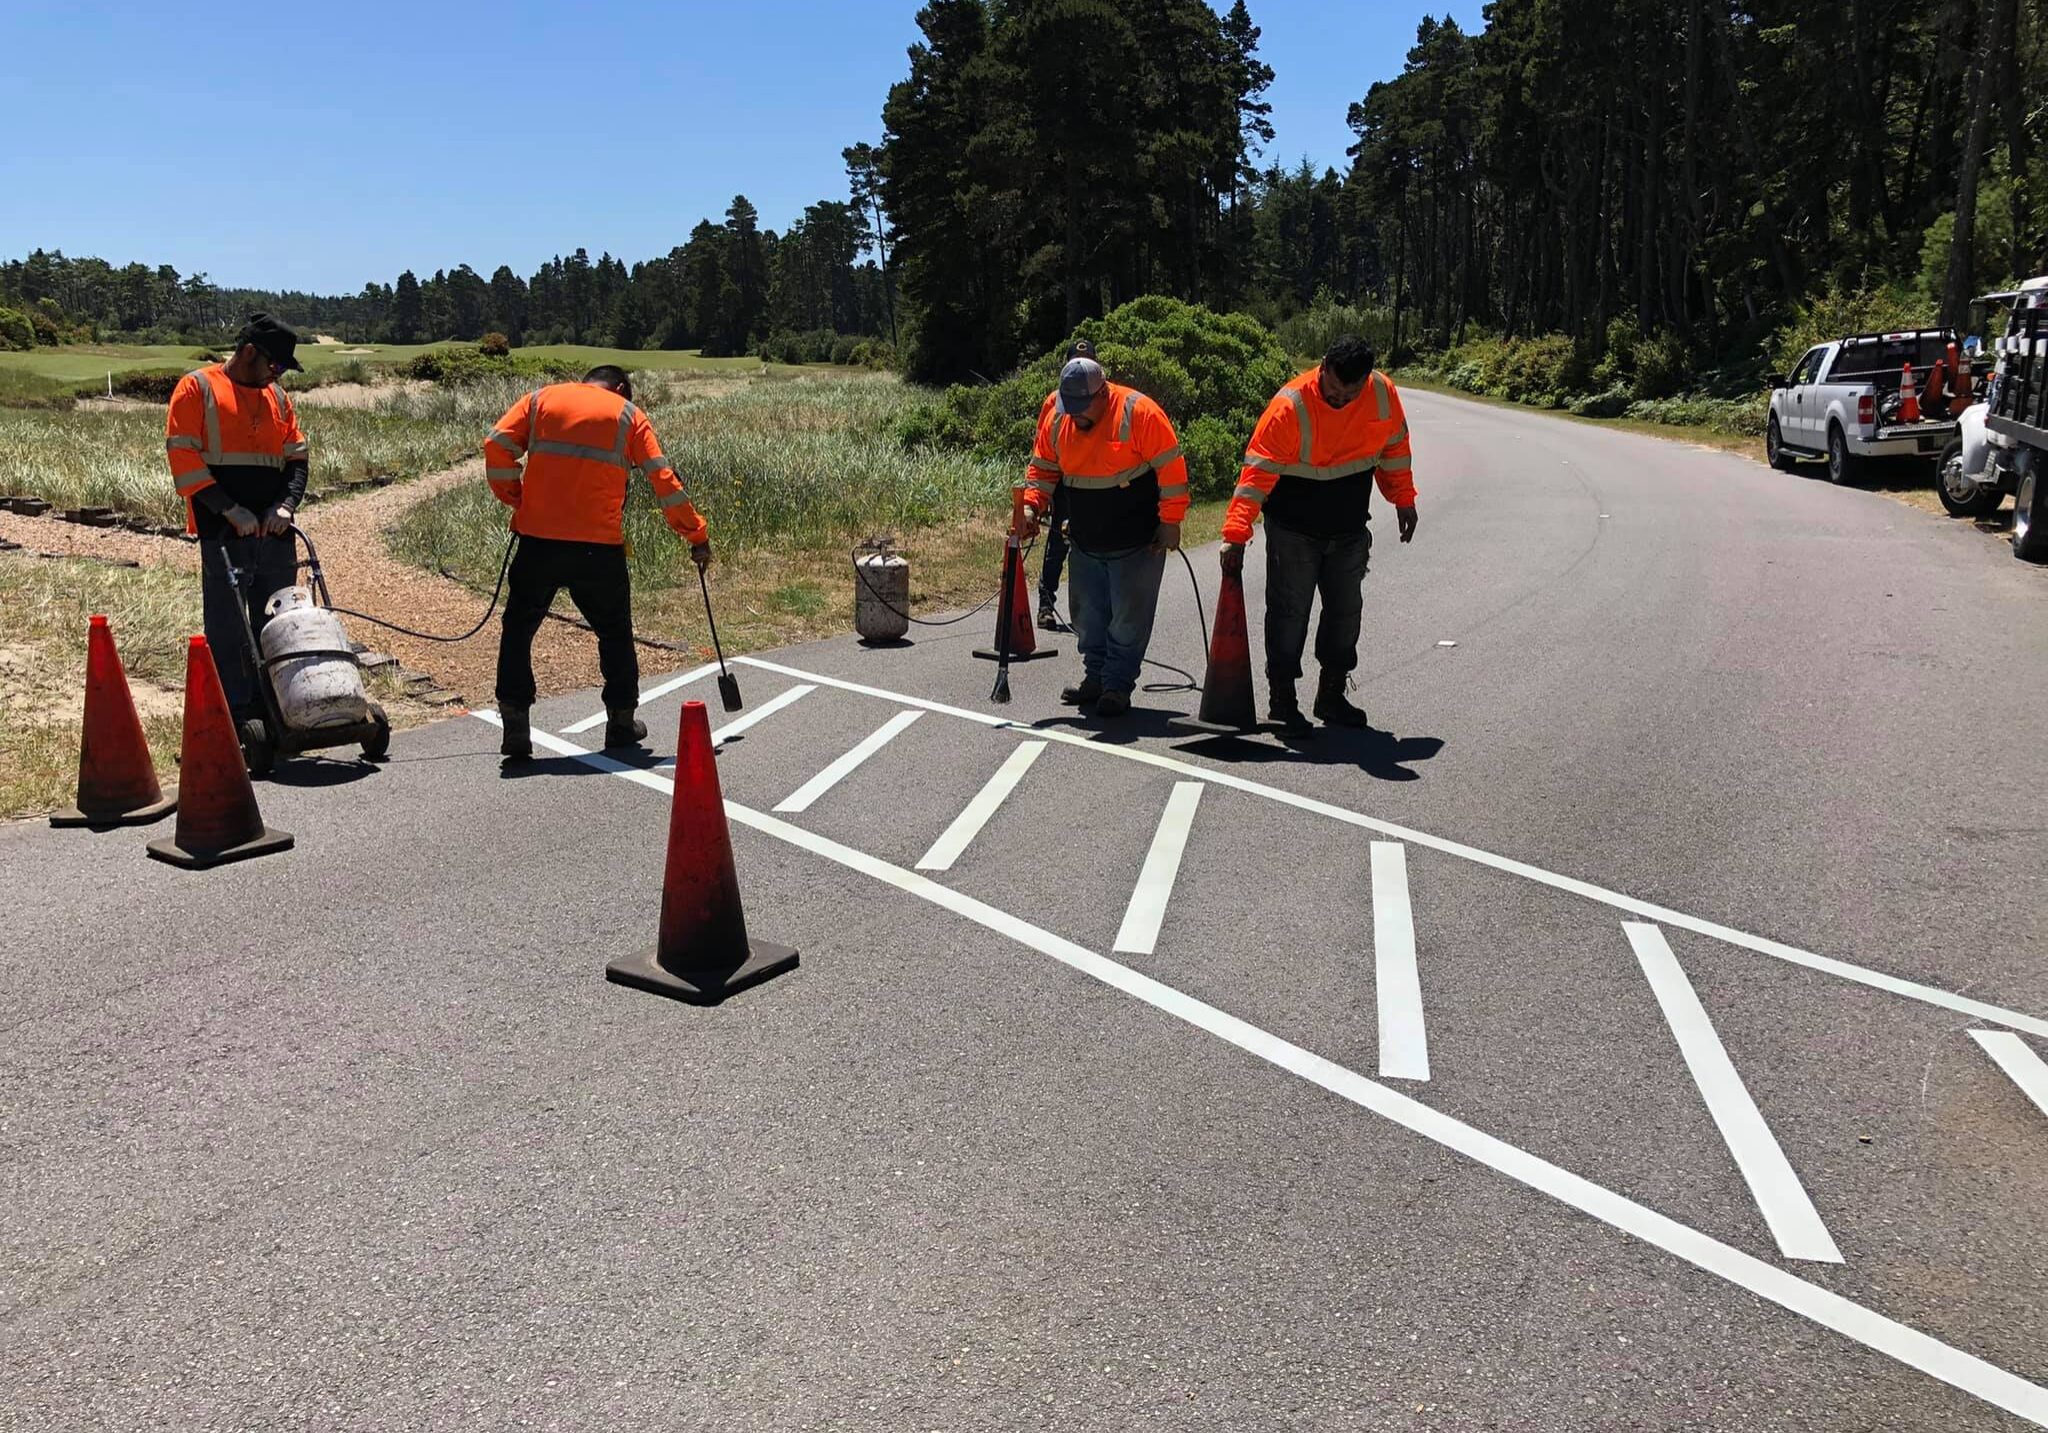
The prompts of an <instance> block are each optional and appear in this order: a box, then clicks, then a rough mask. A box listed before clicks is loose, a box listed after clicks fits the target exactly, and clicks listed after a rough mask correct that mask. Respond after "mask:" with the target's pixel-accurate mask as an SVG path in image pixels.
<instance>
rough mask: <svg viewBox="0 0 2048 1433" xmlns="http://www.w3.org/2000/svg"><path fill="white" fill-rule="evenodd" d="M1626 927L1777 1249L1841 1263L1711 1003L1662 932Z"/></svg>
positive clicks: (1636, 925)
mask: <svg viewBox="0 0 2048 1433" xmlns="http://www.w3.org/2000/svg"><path fill="white" fill-rule="evenodd" d="M1622 929H1623V930H1625V931H1627V932H1628V943H1629V944H1630V945H1632V946H1634V947H1635V952H1636V959H1637V960H1638V961H1639V962H1641V964H1642V967H1643V974H1644V975H1645V976H1646V977H1647V978H1648V979H1649V982H1650V989H1651V991H1652V992H1653V993H1655V995H1656V997H1657V1004H1658V1006H1659V1007H1661V1008H1662V1010H1663V1011H1664V1021H1665V1023H1666V1024H1668V1025H1669V1026H1670V1027H1671V1033H1672V1034H1673V1035H1675V1036H1677V1037H1678V1049H1679V1052H1680V1053H1681V1054H1683V1055H1684V1056H1685V1065H1686V1068H1687V1069H1689V1070H1691V1071H1692V1078H1693V1083H1694V1084H1696V1085H1698V1086H1699V1090H1700V1098H1702V1099H1703V1100H1705V1101H1706V1102H1707V1112H1708V1113H1709V1114H1711V1115H1712V1116H1713V1117H1714V1123H1715V1125H1717V1126H1718V1127H1719V1128H1720V1131H1721V1138H1722V1139H1723V1140H1724V1141H1726V1142H1727V1145H1728V1153H1729V1154H1731V1155H1733V1156H1734V1157H1735V1166H1736V1168H1738V1169H1740V1170H1741V1171H1742V1177H1743V1179H1744V1180H1746V1181H1747V1182H1748V1184H1749V1192H1750V1195H1751V1196H1752V1197H1753V1198H1754V1199H1755V1200H1756V1207H1757V1208H1758V1209H1760V1210H1762V1211H1763V1216H1764V1222H1765V1223H1766V1224H1768V1225H1770V1226H1771V1233H1772V1235H1773V1236H1774V1237H1775V1238H1776V1239H1777V1241H1778V1248H1779V1250H1780V1251H1781V1252H1782V1253H1783V1254H1784V1255H1785V1257H1786V1258H1788V1259H1811V1260H1814V1261H1816V1262H1818V1263H1824V1264H1839V1263H1841V1262H1842V1251H1841V1250H1840V1249H1837V1248H1836V1247H1835V1241H1834V1238H1833V1236H1832V1235H1830V1234H1829V1233H1828V1230H1827V1226H1826V1225H1825V1224H1823V1223H1821V1220H1820V1213H1819V1211H1818V1210H1816V1209H1815V1208H1814V1207H1813V1201H1812V1200H1811V1199H1809V1198H1807V1197H1806V1187H1805V1186H1804V1185H1802V1184H1801V1183H1800V1182H1799V1176H1798V1175H1797V1174H1794V1173H1793V1172H1792V1165H1791V1162H1790V1161H1789V1160H1787V1159H1786V1158H1785V1151H1784V1150H1782V1149H1780V1148H1779V1147H1778V1141H1777V1137H1776V1136H1774V1135H1773V1134H1772V1133H1771V1127H1770V1126H1769V1125H1767V1124H1765V1123H1764V1117H1763V1113H1762V1111H1760V1110H1758V1109H1757V1107H1756V1101H1755V1100H1753V1099H1751V1098H1750V1097H1749V1088H1748V1087H1747V1086H1746V1085H1744V1084H1743V1083H1742V1076H1740V1075H1739V1074H1737V1073H1736V1072H1735V1062H1734V1061H1732V1060H1730V1059H1729V1058H1728V1051H1727V1050H1726V1049H1725V1048H1724V1047H1723V1046H1722V1044H1721V1037H1720V1036H1719V1035H1717V1034H1715V1033H1714V1022H1713V1021H1711V1020H1709V1019H1708V1018H1707V1011H1706V1007H1705V1006H1703V1005H1701V1004H1700V998H1699V995H1698V994H1697V993H1696V992H1695V991H1694V990H1693V988H1692V982H1691V981H1690V980H1687V979H1686V978H1685V971H1684V970H1682V969H1681V968H1680V967H1679V964H1678V957H1676V956H1674V955H1673V954H1672V953H1671V945H1670V943H1669V942H1668V941H1666V940H1665V939H1664V932H1663V931H1661V930H1659V929H1657V927H1655V926H1653V925H1644V924H1643V923H1642V922H1640V921H1623V922H1622Z"/></svg>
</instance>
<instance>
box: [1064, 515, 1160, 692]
mask: <svg viewBox="0 0 2048 1433" xmlns="http://www.w3.org/2000/svg"><path fill="white" fill-rule="evenodd" d="M1069 563H1070V565H1069V569H1068V577H1067V590H1068V593H1069V596H1070V598H1071V600H1072V602H1073V605H1074V640H1075V643H1076V645H1078V646H1079V647H1080V649H1081V670H1082V671H1083V672H1085V673H1086V674H1087V675H1088V676H1091V677H1096V678H1099V679H1100V680H1101V682H1102V686H1103V690H1104V691H1111V692H1129V691H1130V690H1131V689H1132V688H1133V687H1135V686H1137V685H1138V666H1139V664H1140V663H1142V662H1143V661H1144V660H1145V649H1146V648H1147V647H1148V646H1150V645H1151V643H1152V617H1153V614H1154V613H1156V612H1157V611H1158V610H1159V579H1160V578H1161V577H1163V576H1164V575H1165V573H1166V554H1165V553H1163V552H1154V551H1152V549H1151V548H1149V547H1141V548H1139V549H1138V550H1137V551H1135V552H1128V553H1124V554H1122V555H1120V556H1112V557H1098V556H1096V555H1095V554H1094V553H1092V552H1090V551H1088V549H1087V548H1085V547H1079V546H1077V547H1075V548H1074V549H1073V551H1072V553H1071V555H1070V558H1069Z"/></svg>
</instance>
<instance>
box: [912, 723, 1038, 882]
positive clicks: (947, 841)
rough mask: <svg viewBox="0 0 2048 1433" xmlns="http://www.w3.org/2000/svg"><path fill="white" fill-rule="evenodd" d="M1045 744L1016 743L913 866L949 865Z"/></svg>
mask: <svg viewBox="0 0 2048 1433" xmlns="http://www.w3.org/2000/svg"><path fill="white" fill-rule="evenodd" d="M1047 744H1048V743H1046V742H1042V741H1023V742H1019V743H1017V749H1016V750H1015V751H1012V752H1011V753H1010V754H1009V756H1008V757H1007V758H1006V759H1005V760H1004V762H1003V764H1002V765H1001V766H999V767H997V768H996V774H995V775H994V776H991V777H990V778H989V779H988V784H987V785H985V786H983V787H982V788H981V790H979V791H977V792H976V793H975V794H974V799H973V800H972V801H970V802H968V803H967V805H966V807H965V808H964V809H962V811H961V812H960V814H959V815H958V816H955V817H954V818H953V824H952V825H950V826H948V827H947V828H946V829H945V831H944V832H943V833H942V834H941V835H940V836H939V839H938V840H936V841H934V842H932V848H931V849H930V850H929V851H926V852H925V853H924V854H923V855H922V856H920V857H918V858H917V869H918V870H920V871H950V870H951V869H953V863H954V862H955V861H957V860H959V859H960V853H961V852H962V851H965V850H966V849H967V848H968V847H969V846H970V845H972V844H973V843H974V838H975V837H976V836H979V835H980V834H981V828H982V827H984V826H986V825H987V824H988V819H989V817H991V816H993V815H995V814H996V808H998V807H1000V806H1001V805H1002V804H1003V803H1004V802H1005V801H1007V800H1009V798H1010V793H1011V792H1012V791H1015V790H1016V789H1017V783H1018V782H1020V781H1022V780H1023V779H1024V773H1025V772H1027V771H1029V770H1030V769H1031V763H1032V762H1034V761H1036V760H1038V754H1039V753H1040V752H1042V751H1044V750H1045V748H1046V746H1047Z"/></svg>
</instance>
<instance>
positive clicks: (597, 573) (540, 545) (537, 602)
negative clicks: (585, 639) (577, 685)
mask: <svg viewBox="0 0 2048 1433" xmlns="http://www.w3.org/2000/svg"><path fill="white" fill-rule="evenodd" d="M507 584H508V586H509V588H510V590H509V591H508V592H507V593H506V596H505V629H504V632H503V634H502V635H501V636H500V637H499V639H498V705H499V706H501V707H507V708H510V709H511V710H513V711H524V710H525V709H526V708H527V707H530V706H532V705H533V697H534V691H535V688H534V684H533V637H534V634H535V633H536V632H538V631H540V624H541V623H542V622H543V621H545V620H546V618H547V615H548V609H549V608H550V607H552V606H554V604H555V594H556V593H557V592H559V591H561V590H562V589H563V588H564V587H566V588H568V589H569V600H570V601H571V602H574V603H575V604H576V610H577V611H578V612H581V613H582V614H583V620H584V621H586V622H588V623H589V624H590V625H591V626H592V627H593V628H594V629H595V630H596V632H597V665H598V669H599V670H600V671H602V672H603V673H604V704H605V709H606V710H608V711H620V710H622V711H631V710H632V709H633V708H635V707H637V706H639V705H640V658H639V654H638V653H636V652H635V651H634V650H633V592H632V584H631V582H630V580H629V579H628V578H627V576H626V549H625V548H624V547H622V546H620V545H619V544H617V543H605V542H561V541H557V540H556V539H554V538H548V537H522V538H520V539H519V551H518V552H517V553H515V554H514V555H513V558H512V571H511V574H510V575H509V577H508V578H507Z"/></svg>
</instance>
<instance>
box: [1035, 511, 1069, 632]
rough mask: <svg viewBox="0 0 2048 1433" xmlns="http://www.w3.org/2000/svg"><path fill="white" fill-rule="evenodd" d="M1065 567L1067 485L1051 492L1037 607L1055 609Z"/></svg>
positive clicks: (1039, 571) (1040, 566) (1040, 568)
mask: <svg viewBox="0 0 2048 1433" xmlns="http://www.w3.org/2000/svg"><path fill="white" fill-rule="evenodd" d="M1066 565H1067V485H1066V484H1065V483H1061V484H1060V485H1059V486H1058V487H1056V488H1054V489H1053V490H1052V519H1051V521H1049V522H1048V523H1046V525H1045V560H1044V561H1043V562H1042V563H1041V564H1040V565H1039V568H1038V605H1039V606H1040V607H1056V606H1058V605H1059V599H1060V570H1061V569H1062V568H1064V567H1065V566H1066Z"/></svg>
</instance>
